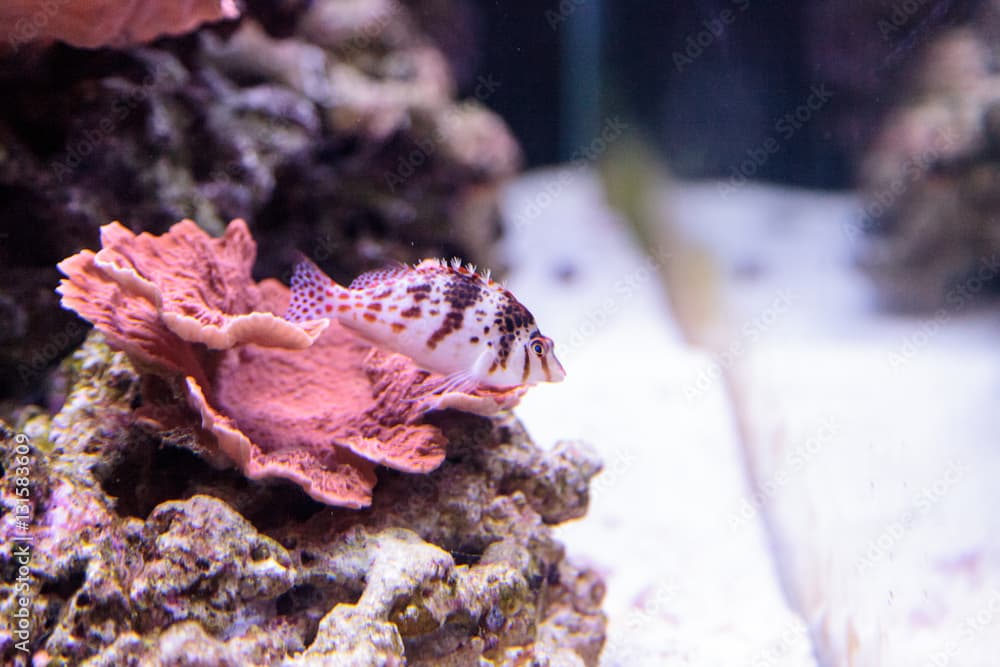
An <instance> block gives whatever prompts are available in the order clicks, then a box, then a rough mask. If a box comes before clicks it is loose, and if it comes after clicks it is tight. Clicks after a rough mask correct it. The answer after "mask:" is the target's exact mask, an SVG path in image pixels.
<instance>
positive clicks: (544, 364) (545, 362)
mask: <svg viewBox="0 0 1000 667" xmlns="http://www.w3.org/2000/svg"><path fill="white" fill-rule="evenodd" d="M539 358H540V359H541V360H542V371H543V372H544V373H545V379H546V380H548V381H549V382H552V373H551V372H549V360H548V359H546V358H545V356H541V357H539Z"/></svg>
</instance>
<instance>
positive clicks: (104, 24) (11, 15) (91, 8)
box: [0, 0, 240, 48]
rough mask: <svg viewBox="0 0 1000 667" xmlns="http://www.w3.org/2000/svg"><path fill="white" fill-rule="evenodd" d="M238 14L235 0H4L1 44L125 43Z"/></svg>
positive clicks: (89, 45)
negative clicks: (57, 42)
mask: <svg viewBox="0 0 1000 667" xmlns="http://www.w3.org/2000/svg"><path fill="white" fill-rule="evenodd" d="M239 15H240V12H239V9H238V8H237V6H236V2H235V1H234V0H62V1H60V0H48V1H45V0H4V2H2V3H0V42H2V43H0V47H2V46H7V45H11V46H17V45H19V44H21V43H26V42H48V41H51V40H53V39H58V40H62V41H64V42H66V43H67V44H72V45H73V46H82V47H86V48H96V47H101V46H115V47H121V46H128V45H130V44H138V43H142V42H148V41H150V40H152V39H155V38H156V37H160V36H162V35H179V34H182V33H185V32H188V31H190V30H193V29H194V28H196V27H198V26H199V25H201V24H202V23H205V22H208V21H218V20H220V19H234V18H237V17H238V16H239Z"/></svg>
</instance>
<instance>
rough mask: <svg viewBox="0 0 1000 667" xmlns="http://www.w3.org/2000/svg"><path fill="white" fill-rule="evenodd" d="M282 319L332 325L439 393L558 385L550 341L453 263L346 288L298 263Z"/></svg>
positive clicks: (393, 272) (524, 312) (497, 290)
mask: <svg viewBox="0 0 1000 667" xmlns="http://www.w3.org/2000/svg"><path fill="white" fill-rule="evenodd" d="M291 282H292V298H291V302H290V303H289V306H288V311H287V312H286V313H285V319H287V320H290V321H292V322H303V321H307V320H314V319H319V318H328V319H332V320H336V321H337V322H339V323H340V324H342V325H343V326H344V327H346V328H347V329H349V330H351V331H353V332H354V333H356V334H357V335H359V336H360V337H362V338H364V339H365V340H367V341H368V342H370V343H372V344H374V345H377V346H379V347H381V348H383V349H388V350H391V351H393V352H399V353H401V354H404V355H406V356H407V357H409V358H410V359H412V360H413V361H414V362H415V363H416V364H417V366H419V367H421V368H422V369H424V370H427V371H430V372H433V373H440V374H442V375H444V376H446V378H447V382H446V383H445V384H444V385H443V389H442V391H474V390H475V389H476V388H479V387H486V388H494V389H507V388H512V387H519V386H525V385H533V384H536V383H538V382H559V381H561V380H562V379H563V378H564V377H566V371H564V370H563V367H562V364H560V363H559V360H558V359H556V355H555V352H554V350H553V343H552V340H551V339H550V338H547V337H545V336H543V335H542V334H541V332H540V331H539V330H538V326H537V325H536V324H535V318H534V316H533V315H532V314H531V312H530V311H528V309H527V308H525V307H524V305H523V304H522V303H521V302H520V301H518V300H517V299H516V298H515V297H514V295H513V294H511V293H510V291H509V290H507V289H506V288H505V287H503V286H502V285H500V284H499V283H497V282H495V281H493V280H492V279H490V276H489V273H488V272H486V273H485V274H480V273H478V272H477V271H476V270H475V267H472V266H465V265H463V264H462V263H461V262H460V261H459V260H457V259H456V260H452V261H451V262H450V263H449V262H446V261H444V260H439V259H425V260H422V261H421V262H419V263H418V264H416V265H414V266H408V265H405V264H399V265H393V266H389V267H386V268H382V269H378V270H375V271H369V272H367V273H363V274H361V275H360V276H358V277H357V278H355V279H354V281H353V282H352V283H351V284H350V285H349V286H347V287H344V286H343V285H340V284H338V283H337V282H336V281H334V280H333V279H332V278H330V277H329V276H327V275H326V274H325V273H323V271H322V270H321V269H320V268H319V267H317V266H316V265H315V264H313V263H312V262H311V261H309V260H308V259H306V258H302V259H301V260H300V261H299V262H298V263H297V264H296V266H295V269H294V271H293V274H292V281H291Z"/></svg>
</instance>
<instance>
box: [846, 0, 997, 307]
mask: <svg viewBox="0 0 1000 667" xmlns="http://www.w3.org/2000/svg"><path fill="white" fill-rule="evenodd" d="M997 12H998V10H997V9H995V8H994V9H993V10H992V11H991V12H986V14H987V15H986V16H984V17H983V22H982V23H981V24H977V27H976V28H975V29H972V28H961V29H954V30H950V31H947V32H945V33H944V34H941V35H938V36H935V37H934V39H933V40H932V41H931V42H930V43H929V44H928V45H927V46H926V48H925V49H924V50H923V53H922V57H921V58H920V59H918V60H917V65H916V67H915V68H914V71H913V76H912V77H911V79H910V81H909V83H908V85H907V86H905V87H904V92H903V93H902V94H901V95H900V96H899V98H900V99H901V102H900V103H899V104H898V105H897V106H896V107H895V108H894V109H892V110H890V111H889V113H887V115H886V118H885V120H884V123H883V126H882V129H881V131H880V133H879V134H878V136H877V138H876V140H875V141H874V142H873V144H872V145H871V146H870V148H869V149H868V152H867V154H866V155H865V157H864V160H863V162H862V166H861V189H862V194H863V199H864V201H863V210H862V217H861V219H859V220H858V222H857V225H856V226H855V227H852V228H851V229H852V231H858V232H860V231H864V232H867V235H866V237H865V245H864V248H863V255H862V258H861V259H862V263H863V264H864V266H865V267H866V268H867V269H868V271H869V273H870V274H871V275H872V277H873V278H874V280H875V281H876V284H877V285H878V286H879V287H880V288H881V290H882V293H883V294H884V295H885V297H886V300H887V302H888V303H890V304H891V305H894V306H897V307H903V308H924V309H929V308H938V309H939V314H940V315H941V316H947V315H948V314H950V313H952V312H954V311H955V310H956V309H959V308H962V307H964V306H965V305H967V304H969V303H971V302H973V301H974V300H975V299H976V297H979V296H982V295H983V294H984V293H986V292H988V291H994V292H995V291H996V288H997V286H998V285H1000V223H998V220H1000V196H998V195H997V193H998V192H1000V189H998V186H1000V76H998V75H997V73H996V72H995V69H994V68H993V67H992V65H991V64H990V63H991V62H992V61H993V60H994V59H995V57H996V55H997V54H996V53H992V52H991V46H990V44H991V43H992V42H991V39H990V38H989V37H988V35H989V34H990V33H991V31H996V30H997V29H998V28H1000V14H998V13H997ZM993 41H995V40H993Z"/></svg>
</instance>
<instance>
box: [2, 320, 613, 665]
mask: <svg viewBox="0 0 1000 667" xmlns="http://www.w3.org/2000/svg"><path fill="white" fill-rule="evenodd" d="M64 368H65V372H66V373H67V374H68V376H69V378H68V380H69V382H70V384H71V390H70V391H69V395H68V397H67V400H66V401H65V403H64V405H63V407H62V409H61V410H60V411H59V412H58V413H57V414H56V415H54V416H52V417H51V418H50V417H48V416H47V415H45V414H33V413H32V412H30V411H26V412H23V413H22V417H21V419H20V422H19V423H18V424H16V428H17V430H18V431H20V432H21V435H20V437H15V435H14V430H13V429H11V428H9V427H8V426H6V425H2V426H3V433H2V435H3V439H4V442H3V447H2V449H0V452H2V460H0V465H2V471H3V472H2V474H3V478H2V479H0V538H2V539H0V571H3V572H4V573H5V576H4V577H3V579H2V581H0V619H2V621H0V623H5V624H6V623H7V622H8V620H9V619H11V618H12V616H11V614H12V613H13V611H14V610H15V608H16V606H17V605H18V604H19V601H18V598H19V597H26V598H27V599H28V601H29V602H30V607H31V609H32V611H33V614H32V618H33V623H32V627H31V630H30V640H29V642H28V648H29V649H30V650H29V654H30V655H32V656H33V657H34V659H35V660H38V661H44V660H49V664H63V663H68V664H84V665H91V666H96V665H107V666H108V667H110V666H112V665H113V666H115V667H118V666H120V665H129V664H161V665H208V664H211V665H214V666H218V665H222V666H225V665H233V666H234V667H235V666H237V665H240V666H243V665H289V666H304V665H317V666H318V665H372V664H384V665H392V664H398V665H402V664H404V663H405V664H409V665H469V664H480V665H490V664H495V665H513V664H549V665H596V664H597V657H598V654H599V652H600V650H601V647H602V644H603V640H604V627H605V619H604V616H603V614H602V612H601V610H600V604H601V599H602V597H603V592H604V591H603V583H602V582H601V580H600V578H599V577H598V576H597V575H595V574H594V573H593V572H590V571H588V570H583V569H580V568H578V567H576V566H574V565H573V564H572V563H570V562H569V561H567V560H566V558H565V554H564V551H563V548H562V546H561V545H560V544H559V543H558V542H556V541H555V540H554V539H553V537H552V529H551V525H552V524H553V523H557V522H560V521H565V520H568V519H571V518H576V517H580V516H582V515H583V514H584V512H585V510H586V505H587V500H588V482H589V480H590V478H591V477H592V476H593V475H594V474H596V473H597V472H598V470H599V468H600V465H599V463H597V462H596V460H595V459H594V457H593V455H592V454H590V453H589V452H588V450H587V449H586V448H584V447H583V446H581V445H580V444H578V443H571V442H564V443H561V444H559V445H557V447H556V448H555V449H554V450H553V451H552V452H544V451H542V450H540V449H538V448H537V447H535V446H534V445H533V444H532V443H531V442H530V440H529V439H528V437H527V436H526V434H525V433H524V431H523V429H522V428H521V426H520V424H518V422H517V421H516V420H515V419H514V418H513V417H512V416H510V414H509V413H502V414H500V415H497V416H495V417H491V418H488V417H480V416H476V415H471V414H465V413H459V412H455V411H451V410H445V411H440V412H435V413H431V414H430V415H428V417H427V419H429V420H433V422H434V423H435V425H436V427H437V428H439V429H440V430H441V432H442V433H443V434H444V436H445V439H446V441H447V451H446V455H445V458H444V462H443V463H442V464H441V466H440V468H438V469H437V470H435V471H434V472H432V473H429V474H425V475H413V474H408V473H404V472H399V471H392V470H389V471H385V475H384V476H383V477H384V478H383V480H382V483H381V484H380V486H379V488H378V492H377V493H376V494H375V496H374V499H373V504H372V506H371V507H369V508H367V509H364V510H360V511H357V510H348V509H340V508H332V507H329V506H326V505H322V504H319V503H316V502H315V501H313V500H311V499H310V498H309V497H308V496H306V495H305V494H304V493H303V492H302V490H301V489H300V488H299V487H297V486H295V485H292V484H289V483H287V482H284V481H281V480H271V481H269V482H266V483H264V482H252V481H248V480H247V479H246V478H245V477H244V476H243V475H242V474H240V473H238V472H236V471H225V470H223V471H219V470H216V469H214V468H212V467H211V466H210V465H208V464H207V463H206V461H205V460H204V459H202V458H201V457H200V456H198V455H196V454H194V453H192V449H197V447H196V446H192V443H196V442H197V441H199V439H200V438H202V437H203V434H200V433H199V431H198V428H197V427H176V428H173V429H169V430H163V429H161V428H159V427H157V426H155V425H154V424H152V423H151V422H150V421H149V420H147V419H144V418H142V417H141V410H142V406H143V404H144V403H145V402H146V401H147V400H149V399H150V397H151V396H152V395H153V394H155V393H156V392H157V391H162V389H163V388H162V387H159V388H157V386H156V383H155V382H152V381H151V380H150V377H149V376H144V375H142V374H140V373H139V372H137V371H136V369H135V368H134V366H133V365H132V363H131V362H130V361H129V358H128V356H127V355H126V354H124V353H123V352H115V351H113V350H112V349H111V348H109V347H108V346H107V345H106V344H105V343H103V342H102V341H101V338H100V336H99V335H98V334H93V335H92V336H91V339H90V340H89V341H88V342H87V344H86V345H84V347H82V348H81V349H80V350H79V351H78V352H77V353H76V354H75V355H74V357H72V358H71V359H70V360H68V361H67V362H66V363H65V365H64ZM174 400H175V401H182V400H183V399H182V397H180V396H176V397H175V399H174ZM137 410H138V412H137ZM26 439H29V440H30V443H29V444H28V445H24V446H22V447H21V449H20V451H21V452H22V453H23V452H24V451H27V452H28V454H26V456H28V459H29V460H30V475H29V476H28V477H29V479H30V484H29V487H28V488H29V489H30V493H29V497H30V503H31V509H32V511H31V513H30V515H29V516H28V517H27V518H26V519H25V520H26V521H28V522H29V523H30V527H29V531H30V534H31V535H32V536H33V540H34V541H33V542H32V543H31V547H30V548H31V558H30V563H29V565H28V566H27V567H28V571H27V574H26V576H25V580H26V582H27V585H28V590H27V591H23V590H22V591H20V592H18V591H17V589H16V588H15V583H16V582H15V576H14V575H15V574H16V573H17V567H18V566H17V561H16V560H15V556H14V551H13V550H14V548H15V547H14V544H15V543H14V542H13V540H12V538H13V537H15V536H17V535H18V534H20V531H21V530H22V529H23V528H24V526H23V525H18V524H17V523H16V521H15V511H14V507H15V505H17V504H18V500H17V494H16V492H15V489H16V488H19V483H18V482H17V480H16V478H17V477H18V476H19V475H20V473H19V472H18V465H17V464H18V463H19V462H18V461H16V460H15V456H17V455H18V454H17V452H18V451H19V450H18V448H17V447H16V445H15V443H16V442H24V441H25V440H26ZM21 472H23V470H22V471H21ZM12 629H13V628H12V627H11V626H9V625H0V656H2V660H3V661H4V662H5V663H10V662H14V661H17V660H21V662H26V660H27V658H26V656H27V655H28V654H24V653H22V652H20V651H19V650H18V649H17V648H15V640H16V637H15V636H14V635H13V634H12Z"/></svg>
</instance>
